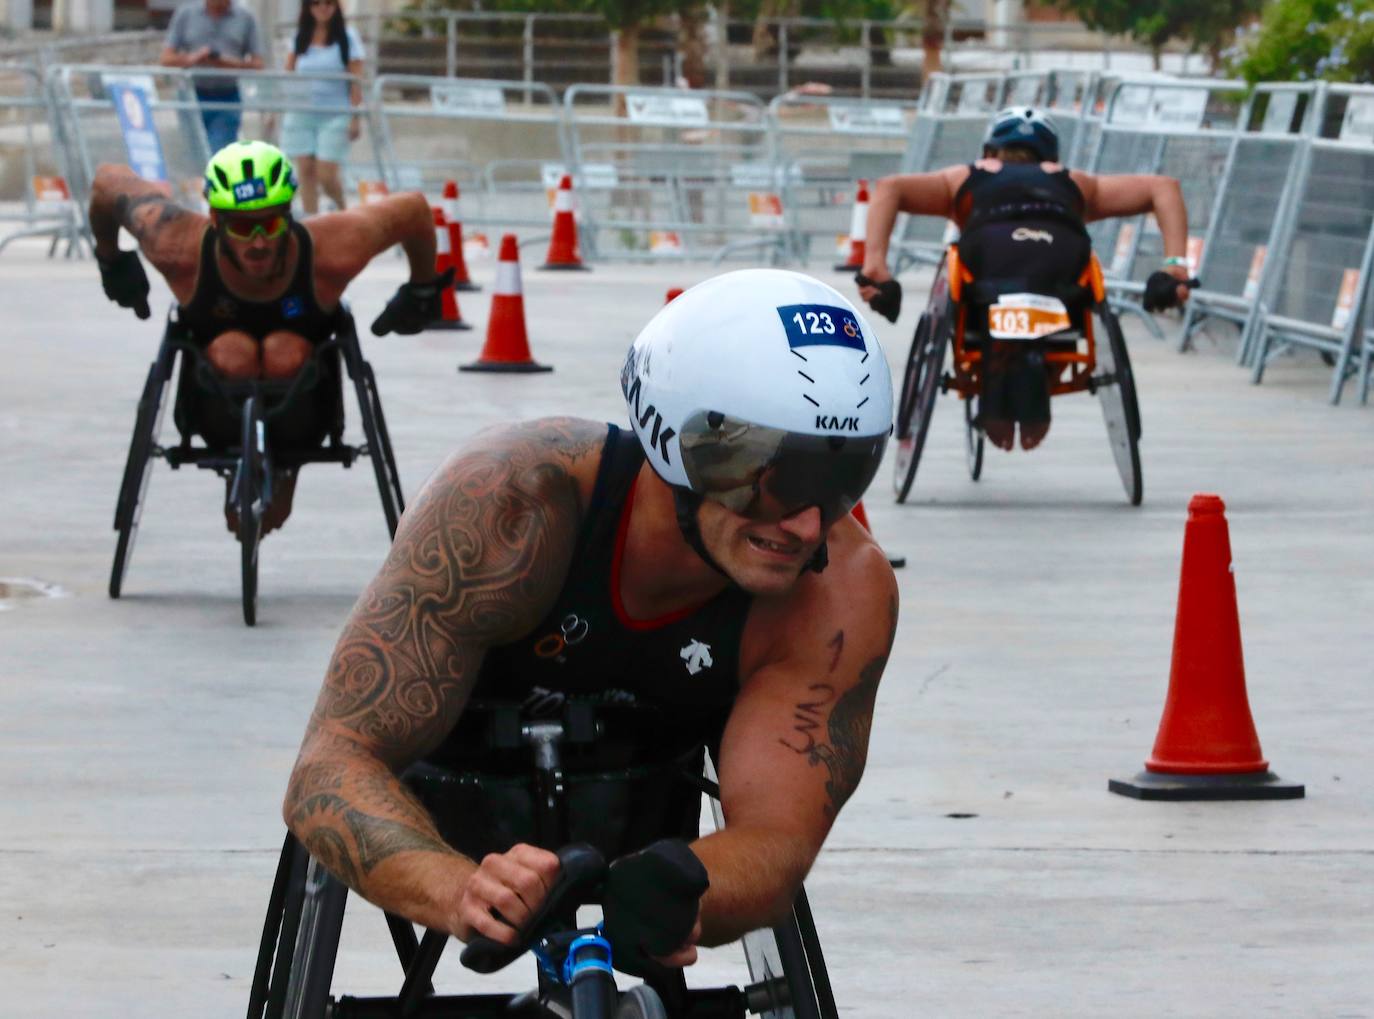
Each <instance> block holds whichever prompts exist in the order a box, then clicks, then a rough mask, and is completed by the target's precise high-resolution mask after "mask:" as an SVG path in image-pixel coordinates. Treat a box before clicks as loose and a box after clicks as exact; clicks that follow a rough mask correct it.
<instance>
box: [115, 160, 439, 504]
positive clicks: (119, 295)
mask: <svg viewBox="0 0 1374 1019" xmlns="http://www.w3.org/2000/svg"><path fill="white" fill-rule="evenodd" d="M203 193H204V196H205V200H206V202H207V203H208V205H209V207H210V214H209V215H208V216H206V215H203V214H201V213H199V212H192V211H190V210H188V209H186V208H183V207H182V206H181V205H179V204H177V203H176V202H175V201H173V200H172V198H171V197H170V189H169V188H168V187H167V185H166V184H162V183H154V182H151V181H145V180H143V179H142V178H140V177H138V176H137V175H136V174H135V173H134V172H133V171H132V170H130V169H129V168H128V167H127V166H114V165H104V166H101V167H100V168H99V169H98V170H97V171H96V175H95V181H94V183H93V186H92V189H91V205H90V222H91V231H92V233H93V234H94V237H95V255H96V261H97V263H98V264H99V266H100V278H101V283H102V284H103V286H104V288H105V295H106V296H107V297H109V298H110V300H112V301H114V302H115V303H117V304H119V305H120V306H121V307H124V308H131V309H133V311H134V313H135V314H137V315H138V317H139V318H148V316H149V315H150V314H151V311H150V309H149V306H148V294H149V288H148V277H147V275H146V274H145V273H144V271H143V265H142V263H141V261H140V260H139V257H138V251H132V250H125V251H121V250H120V248H119V229H120V227H123V228H124V229H126V230H128V232H129V233H130V234H131V235H133V237H134V239H135V240H136V241H137V242H138V246H139V250H141V251H142V252H143V255H144V257H146V258H147V259H148V261H149V262H151V263H152V264H153V266H154V268H156V269H157V270H158V272H160V273H161V274H162V275H163V277H164V278H165V279H166V281H167V286H168V287H169V288H170V289H171V291H172V296H173V297H174V298H175V299H176V301H177V304H178V305H179V308H178V317H179V319H180V321H181V322H182V323H183V324H185V325H186V326H187V327H188V328H189V329H190V331H191V334H192V336H194V337H195V338H196V340H197V341H198V342H200V343H203V344H204V345H205V356H206V357H207V358H208V359H209V361H210V363H211V364H213V365H214V366H215V368H216V369H218V371H219V372H220V373H221V374H222V375H224V377H225V378H228V379H234V380H242V379H253V378H267V379H283V378H290V377H291V376H293V375H295V373H296V372H297V371H298V370H299V369H300V367H301V365H303V364H304V363H305V361H306V359H307V358H308V357H309V356H310V352H311V349H312V347H313V346H314V345H315V344H317V343H321V342H324V341H325V340H327V339H329V337H330V335H331V334H332V332H333V328H334V323H335V312H336V311H337V309H338V306H339V299H340V297H341V296H342V295H343V292H344V288H345V287H347V286H348V284H349V282H350V281H351V280H352V279H353V278H354V277H355V276H357V275H358V274H359V273H360V272H362V271H363V269H364V268H365V267H366V266H367V264H368V263H369V262H370V261H371V260H372V259H373V258H374V257H375V256H377V255H379V254H381V253H382V252H383V251H386V250H387V249H388V248H390V247H391V246H392V245H394V244H399V245H401V247H402V249H403V250H404V251H405V254H406V257H407V259H408V260H409V262H410V282H408V283H405V284H403V285H402V286H401V288H400V289H399V290H398V291H397V293H396V296H395V297H393V298H392V300H391V302H390V303H389V304H388V305H387V307H386V310H385V311H383V312H382V314H381V315H380V316H379V317H378V318H377V320H376V321H375V322H374V323H373V325H372V331H373V332H374V333H375V334H377V335H379V336H380V335H382V334H383V333H386V332H393V331H394V332H398V333H417V332H419V331H420V330H421V329H423V328H424V327H425V326H426V325H427V324H428V323H429V322H432V321H433V320H434V319H436V318H438V317H439V291H440V289H441V286H442V282H441V281H440V280H438V279H436V278H435V273H434V253H435V240H434V221H433V214H432V213H431V211H430V208H429V202H428V201H427V200H426V199H425V197H424V196H423V195H420V194H402V195H394V196H391V197H389V198H385V199H382V200H381V201H378V202H374V203H371V204H368V205H360V206H358V207H356V208H352V209H348V210H346V211H340V212H333V213H328V214H325V215H322V216H313V217H311V218H309V219H307V220H306V221H305V222H297V221H296V220H295V219H294V218H293V216H292V214H291V201H292V198H293V197H294V195H295V193H296V175H295V172H294V171H293V170H292V168H291V161H290V160H289V159H287V157H286V155H285V154H284V153H282V151H281V150H280V149H278V148H276V147H275V146H273V145H269V144H267V143H266V142H260V141H250V142H234V143H232V144H230V145H226V146H225V147H224V148H222V149H220V150H219V151H218V152H216V153H215V155H214V156H213V157H211V159H210V162H209V164H208V165H207V166H206V168H205V181H204V185H203ZM294 486H295V478H294V475H293V474H292V475H286V474H284V476H283V477H281V478H278V479H277V488H276V493H277V494H276V496H275V497H274V498H273V500H272V512H271V513H270V514H269V515H268V517H267V518H265V519H264V521H263V527H264V531H269V530H272V529H273V528H275V527H279V526H280V525H281V523H282V521H284V520H285V519H286V516H287V514H289V513H290V511H291V494H292V490H293V489H294ZM235 528H236V521H233V520H232V519H231V520H230V530H231V531H232V530H235Z"/></svg>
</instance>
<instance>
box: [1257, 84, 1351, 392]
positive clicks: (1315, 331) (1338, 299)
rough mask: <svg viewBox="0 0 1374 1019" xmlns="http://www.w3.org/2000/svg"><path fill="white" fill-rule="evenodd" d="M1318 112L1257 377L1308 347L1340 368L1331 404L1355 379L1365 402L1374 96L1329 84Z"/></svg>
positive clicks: (1270, 284) (1284, 226)
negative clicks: (1274, 363)
mask: <svg viewBox="0 0 1374 1019" xmlns="http://www.w3.org/2000/svg"><path fill="white" fill-rule="evenodd" d="M1315 104H1316V107H1317V108H1316V112H1315V113H1314V115H1313V118H1312V121H1311V123H1312V124H1313V125H1314V126H1313V133H1312V135H1311V137H1310V139H1309V142H1308V145H1307V147H1306V151H1305V153H1304V156H1303V158H1302V159H1301V160H1300V165H1299V167H1298V169H1297V171H1296V173H1295V174H1294V175H1293V184H1292V187H1293V194H1294V199H1293V201H1292V204H1291V206H1290V208H1289V209H1288V210H1287V215H1286V216H1284V217H1283V219H1282V222H1281V224H1280V230H1279V232H1278V234H1279V236H1278V239H1277V241H1276V244H1275V246H1276V248H1277V249H1278V250H1279V252H1280V257H1281V265H1279V266H1276V267H1275V268H1274V271H1273V274H1272V276H1269V277H1267V278H1266V280H1265V286H1264V288H1263V290H1262V291H1261V293H1260V298H1259V304H1260V307H1259V310H1258V312H1257V314H1258V315H1259V316H1260V319H1259V324H1258V325H1257V326H1256V328H1255V339H1254V351H1253V363H1254V371H1253V378H1254V381H1255V382H1259V381H1261V380H1262V379H1263V377H1264V370H1265V367H1266V366H1267V365H1268V364H1269V362H1271V361H1272V360H1273V359H1274V358H1276V357H1278V356H1280V355H1282V354H1284V353H1286V352H1288V351H1290V350H1292V349H1294V348H1308V349H1312V350H1315V351H1318V352H1319V353H1321V354H1322V355H1324V356H1325V357H1326V359H1327V360H1328V361H1329V362H1331V363H1332V365H1333V370H1332V374H1331V387H1330V399H1331V402H1332V403H1338V402H1339V401H1340V398H1341V391H1342V389H1343V388H1344V386H1345V382H1346V380H1347V379H1348V378H1350V376H1351V375H1352V374H1354V373H1355V372H1356V371H1359V372H1360V374H1361V378H1360V383H1359V385H1360V390H1361V400H1362V401H1363V400H1365V399H1367V396H1368V382H1369V370H1370V359H1371V353H1370V346H1371V339H1370V330H1369V324H1368V317H1369V309H1370V303H1371V302H1370V293H1369V291H1370V284H1371V271H1370V270H1371V262H1372V261H1374V87H1371V86H1361V85H1335V84H1323V85H1321V86H1319V89H1318V92H1317V95H1316V97H1315Z"/></svg>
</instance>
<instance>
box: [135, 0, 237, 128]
mask: <svg viewBox="0 0 1374 1019" xmlns="http://www.w3.org/2000/svg"><path fill="white" fill-rule="evenodd" d="M159 62H160V63H161V64H162V66H163V67H189V68H216V69H220V70H245V71H257V70H261V69H262V66H263V61H262V37H261V36H260V34H259V33H258V22H257V18H255V17H254V16H253V12H252V11H250V10H248V9H247V8H246V7H242V6H240V5H239V4H236V3H234V2H233V0H193V2H191V3H188V4H184V5H183V6H181V7H179V8H177V12H176V13H175V14H174V15H172V23H171V25H170V26H169V27H168V29H167V43H166V45H165V46H163V48H162V56H161V57H160V59H159ZM195 86H196V97H197V98H198V99H200V100H201V101H203V102H208V103H214V104H220V103H234V104H238V103H239V101H240V97H239V86H238V81H237V79H235V78H233V77H229V76H227V75H218V74H216V75H198V76H196V79H195ZM200 115H201V119H202V120H203V121H204V122H205V133H206V135H207V136H208V137H209V140H210V151H211V152H218V151H219V150H220V149H222V148H224V146H226V145H228V144H230V143H231V142H234V141H237V140H238V136H239V123H240V121H242V119H243V114H242V112H241V111H240V110H239V109H238V108H237V105H236V106H235V108H229V109H224V108H219V109H216V108H211V109H203V110H201V114H200Z"/></svg>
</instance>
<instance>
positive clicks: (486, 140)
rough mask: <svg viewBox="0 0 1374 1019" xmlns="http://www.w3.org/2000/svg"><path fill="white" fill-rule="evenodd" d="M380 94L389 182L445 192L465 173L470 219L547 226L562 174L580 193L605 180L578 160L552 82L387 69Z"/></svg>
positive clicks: (466, 217)
mask: <svg viewBox="0 0 1374 1019" xmlns="http://www.w3.org/2000/svg"><path fill="white" fill-rule="evenodd" d="M372 96H373V106H374V108H375V109H376V114H377V120H378V124H379V127H380V137H381V143H382V145H381V147H382V153H383V156H382V162H383V164H384V166H385V169H386V182H387V185H388V187H390V188H392V189H416V190H423V191H425V192H426V193H429V194H437V193H438V192H439V190H440V189H441V187H442V186H443V184H444V182H445V181H449V180H452V181H455V182H457V184H458V187H459V190H460V192H461V194H462V199H463V225H464V226H465V227H466V226H478V227H494V228H500V229H515V230H517V231H521V230H524V231H528V230H531V229H535V230H541V231H547V230H548V229H549V216H550V214H549V204H548V201H547V193H548V192H549V191H550V190H551V189H553V188H556V187H557V186H558V178H559V176H560V175H561V174H562V173H564V172H565V171H566V172H570V173H572V174H573V183H574V187H576V188H577V190H578V192H579V195H581V194H584V193H585V192H586V190H587V189H589V188H594V187H596V186H597V185H598V183H599V182H600V178H596V179H588V177H587V176H586V175H584V174H583V172H582V170H581V168H579V167H575V166H574V163H573V160H572V159H571V158H570V156H569V149H568V144H567V135H566V130H565V127H564V121H563V110H562V107H561V106H560V104H559V102H558V97H557V96H556V95H555V94H554V91H553V89H551V88H549V86H547V85H543V84H540V83H539V82H509V81H493V80H487V79H482V78H437V77H424V76H421V75H408V74H383V75H379V76H378V78H377V80H376V81H375V82H374V84H373V87H372ZM511 153H518V155H516V156H512V155H511ZM550 182H552V183H550Z"/></svg>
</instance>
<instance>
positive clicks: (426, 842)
mask: <svg viewBox="0 0 1374 1019" xmlns="http://www.w3.org/2000/svg"><path fill="white" fill-rule="evenodd" d="M605 435H606V431H605V426H602V425H595V424H592V423H590V422H586V421H578V420H574V419H566V418H562V419H547V420H543V421H538V422H531V423H528V424H525V425H520V426H517V427H515V428H510V429H504V430H502V431H501V433H500V434H498V435H489V436H484V437H480V438H479V439H478V440H477V442H476V443H475V444H474V445H473V447H472V448H470V449H468V450H466V451H464V452H461V453H459V454H457V455H455V456H454V457H453V458H451V459H450V460H449V462H448V463H447V464H445V465H444V466H443V467H442V468H440V470H439V471H438V472H436V474H435V477H434V478H432V479H431V480H430V482H429V483H428V484H427V485H426V487H425V489H424V491H423V492H422V493H421V494H420V497H419V498H418V499H417V500H416V501H415V502H414V503H413V504H412V505H411V506H410V507H409V508H408V509H407V511H406V514H405V517H404V519H403V520H402V522H401V527H400V529H399V530H398V531H397V534H396V539H395V541H394V543H393V544H392V546H391V551H390V552H389V553H388V555H387V560H386V563H385V565H384V566H383V567H382V570H381V572H380V573H379V574H378V576H377V578H376V579H375V580H374V581H373V582H372V583H371V584H370V585H369V586H368V588H367V589H366V590H365V591H364V592H363V594H362V597H361V598H359V600H358V603H357V605H355V606H354V608H353V612H352V614H351V616H350V618H349V620H348V623H347V624H346V626H345V627H344V631H343V634H342V635H341V636H340V638H339V642H338V645H337V647H336V648H335V651H334V656H333V659H332V661H331V662H330V665H329V669H328V672H327V674H326V677H325V682H324V687H323V689H322V690H321V693H320V697H319V700H318V702H317V703H316V705H315V711H314V713H313V715H312V716H311V719H310V723H309V726H308V728H307V730H306V736H305V741H304V744H303V745H302V748H301V757H300V759H299V760H298V761H297V764H296V768H295V771H294V772H293V776H292V782H291V787H290V789H289V790H288V793H287V812H288V817H289V820H290V823H291V828H292V831H294V832H295V833H296V835H297V837H298V838H300V839H301V841H302V842H303V843H304V844H305V845H306V846H307V848H309V849H310V851H311V852H312V853H313V854H314V855H315V856H316V858H317V859H319V860H320V862H321V863H322V864H324V865H325V866H326V867H328V868H329V869H330V870H331V871H332V872H333V873H335V874H336V875H337V876H338V877H340V878H341V879H343V880H344V881H346V882H347V883H349V884H350V885H352V886H353V887H355V888H357V887H359V883H360V882H362V881H364V880H365V879H366V877H367V875H368V874H369V873H371V871H372V870H373V869H375V868H376V867H377V865H378V864H380V863H381V862H382V861H384V860H387V859H389V858H390V857H392V856H395V855H396V854H397V853H401V852H407V851H413V850H421V851H428V852H437V853H452V852H453V851H452V850H451V849H449V848H448V847H447V846H446V845H445V844H444V843H443V841H442V839H441V838H440V837H439V834H438V832H437V830H436V829H435V827H434V824H433V822H432V820H431V819H430V817H429V816H428V814H427V813H426V811H425V809H424V807H423V806H422V805H421V804H420V802H419V801H418V800H416V799H415V797H414V796H412V795H411V794H410V792H409V791H408V790H406V789H405V787H404V786H403V785H402V784H401V783H400V782H399V781H398V780H397V779H396V777H395V773H396V772H398V771H399V770H400V769H401V768H403V767H405V766H406V765H407V764H409V763H411V762H412V761H414V760H416V759H418V758H420V757H422V756H423V755H424V754H425V753H427V752H428V751H429V750H431V749H433V748H434V747H435V746H437V745H438V743H439V742H440V741H441V740H442V739H443V738H444V736H446V735H447V734H448V732H449V731H450V730H451V729H452V727H453V725H454V723H455V722H456V721H457V719H458V716H459V714H460V713H461V712H462V709H463V705H464V704H465V703H466V701H467V698H468V695H469V694H470V693H471V691H472V688H473V685H474V684H475V682H476V679H477V673H478V670H479V668H480V667H481V663H482V656H483V653H484V650H485V648H487V647H489V646H492V645H496V644H501V643H505V642H508V641H510V640H514V639H516V638H517V637H519V636H521V635H522V634H524V633H525V632H527V631H528V630H529V629H530V628H531V627H533V626H534V625H535V624H536V623H538V622H539V620H540V619H541V618H542V617H543V615H544V613H545V612H546V611H547V610H548V607H549V606H550V605H551V604H552V601H553V599H554V598H555V597H556V596H557V594H558V591H559V589H560V588H561V587H562V583H563V579H564V576H565V575H566V572H567V568H568V564H569V561H570V559H571V556H572V550H573V544H574V541H575V537H576V532H577V521H578V519H579V517H580V507H579V505H578V496H577V486H576V481H575V479H574V477H573V474H572V471H573V468H574V466H575V465H576V463H577V462H578V461H579V460H580V459H581V458H583V457H588V456H592V455H594V454H595V453H596V452H597V451H598V450H599V449H600V448H601V445H602V443H603V442H604V440H605Z"/></svg>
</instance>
